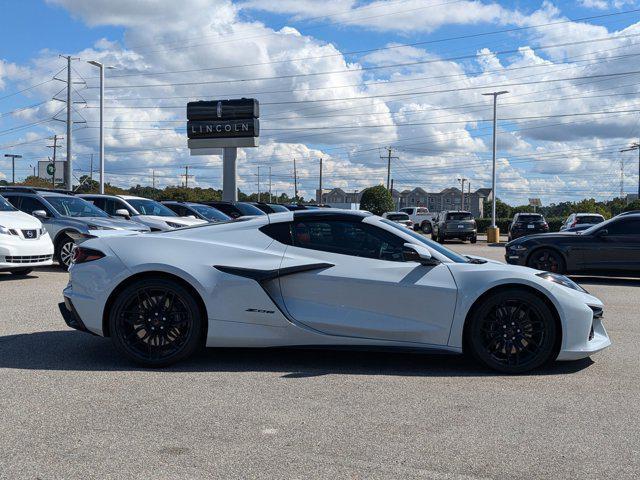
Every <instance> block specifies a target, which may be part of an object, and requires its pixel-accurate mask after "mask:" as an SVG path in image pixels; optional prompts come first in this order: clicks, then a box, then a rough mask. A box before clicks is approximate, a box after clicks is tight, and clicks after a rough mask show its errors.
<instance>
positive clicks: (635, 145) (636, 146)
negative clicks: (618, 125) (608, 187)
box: [620, 142, 640, 199]
mask: <svg viewBox="0 0 640 480" xmlns="http://www.w3.org/2000/svg"><path fill="white" fill-rule="evenodd" d="M632 150H638V198H639V199H640V143H638V142H635V143H632V144H631V146H630V147H629V148H625V149H622V150H620V153H622V152H631V151H632ZM623 168H624V164H623ZM622 178H623V180H622V181H623V182H624V176H623V177H622Z"/></svg>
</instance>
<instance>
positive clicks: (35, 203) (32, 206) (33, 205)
mask: <svg viewBox="0 0 640 480" xmlns="http://www.w3.org/2000/svg"><path fill="white" fill-rule="evenodd" d="M20 210H22V211H23V212H25V213H28V214H32V213H33V212H34V211H35V210H44V211H45V212H47V215H49V216H51V210H49V209H48V208H47V207H45V206H44V204H43V203H42V202H41V201H40V200H39V199H37V198H33V197H22V202H21V204H20Z"/></svg>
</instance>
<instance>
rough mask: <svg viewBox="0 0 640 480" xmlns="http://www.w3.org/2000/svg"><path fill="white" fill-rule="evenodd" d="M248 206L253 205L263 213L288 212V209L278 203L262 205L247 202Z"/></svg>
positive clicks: (261, 203) (262, 203)
mask: <svg viewBox="0 0 640 480" xmlns="http://www.w3.org/2000/svg"><path fill="white" fill-rule="evenodd" d="M247 203H248V204H250V205H253V206H254V207H256V208H259V209H260V210H262V211H263V212H264V213H280V212H288V211H289V209H288V208H287V207H285V206H284V205H280V204H278V203H264V202H247Z"/></svg>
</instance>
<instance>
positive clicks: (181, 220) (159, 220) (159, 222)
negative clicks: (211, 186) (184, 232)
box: [132, 215, 207, 230]
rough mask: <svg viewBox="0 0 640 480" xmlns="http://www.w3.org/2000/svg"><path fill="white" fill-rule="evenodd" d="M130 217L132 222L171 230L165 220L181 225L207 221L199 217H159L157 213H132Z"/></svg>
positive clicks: (185, 225) (157, 228) (198, 223)
mask: <svg viewBox="0 0 640 480" xmlns="http://www.w3.org/2000/svg"><path fill="white" fill-rule="evenodd" d="M132 219H133V221H134V222H138V223H142V224H144V225H146V226H148V227H150V228H152V229H156V230H171V228H172V227H170V226H169V225H167V222H171V223H175V224H176V225H181V226H183V227H190V226H191V225H200V224H203V223H207V222H206V221H205V220H200V219H199V218H187V217H161V216H158V215H134V216H133V217H132Z"/></svg>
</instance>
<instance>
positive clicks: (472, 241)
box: [470, 235, 478, 243]
mask: <svg viewBox="0 0 640 480" xmlns="http://www.w3.org/2000/svg"><path fill="white" fill-rule="evenodd" d="M470 241H471V243H478V237H477V236H475V235H474V236H473V237H471V238H470Z"/></svg>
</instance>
